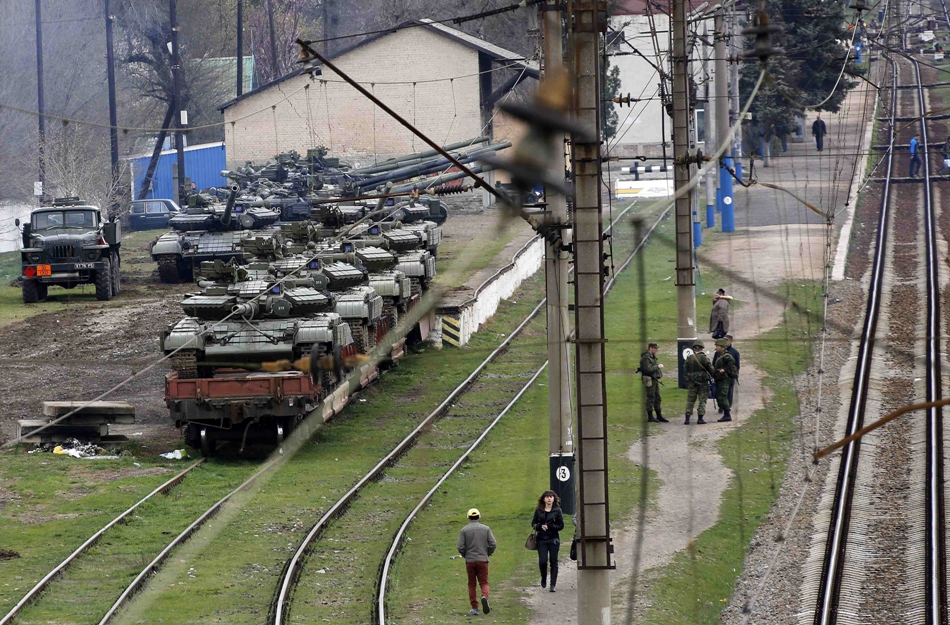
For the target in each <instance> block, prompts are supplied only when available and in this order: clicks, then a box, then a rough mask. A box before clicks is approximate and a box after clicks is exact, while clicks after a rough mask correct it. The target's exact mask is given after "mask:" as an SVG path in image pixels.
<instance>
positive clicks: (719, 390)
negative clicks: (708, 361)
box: [713, 339, 739, 422]
mask: <svg viewBox="0 0 950 625" xmlns="http://www.w3.org/2000/svg"><path fill="white" fill-rule="evenodd" d="M716 347H722V348H723V351H718V350H717V352H718V353H717V355H716V369H715V372H714V374H713V375H714V376H715V378H716V403H718V404H719V407H720V408H722V411H723V416H722V418H721V419H719V421H721V422H722V421H732V412H731V411H732V405H731V403H730V401H729V395H730V393H731V392H732V385H733V384H735V381H736V379H737V378H738V377H739V368H738V367H737V366H736V359H735V358H733V357H732V354H730V353H729V352H728V351H726V348H728V347H729V343H728V342H726V340H725V339H719V340H717V341H716ZM720 371H722V373H720Z"/></svg>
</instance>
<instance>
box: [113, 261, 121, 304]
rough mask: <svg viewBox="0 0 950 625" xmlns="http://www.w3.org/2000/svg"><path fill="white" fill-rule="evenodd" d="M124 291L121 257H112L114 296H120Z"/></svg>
mask: <svg viewBox="0 0 950 625" xmlns="http://www.w3.org/2000/svg"><path fill="white" fill-rule="evenodd" d="M121 290H122V277H121V276H120V275H119V257H118V256H113V257H112V294H113V295H118V294H119V291H121Z"/></svg>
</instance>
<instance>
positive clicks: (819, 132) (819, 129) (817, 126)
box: [811, 113, 828, 152]
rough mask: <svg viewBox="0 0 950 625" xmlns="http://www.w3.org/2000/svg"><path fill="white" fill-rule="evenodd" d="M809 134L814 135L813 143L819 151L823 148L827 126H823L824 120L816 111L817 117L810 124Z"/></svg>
mask: <svg viewBox="0 0 950 625" xmlns="http://www.w3.org/2000/svg"><path fill="white" fill-rule="evenodd" d="M811 134H813V135H815V144H816V145H817V146H818V151H819V152H821V151H822V150H823V149H824V148H825V135H826V134H828V128H827V126H825V120H823V119H822V118H821V113H818V118H817V119H816V120H815V123H813V124H812V125H811Z"/></svg>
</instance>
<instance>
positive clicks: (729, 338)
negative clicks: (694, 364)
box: [712, 334, 742, 414]
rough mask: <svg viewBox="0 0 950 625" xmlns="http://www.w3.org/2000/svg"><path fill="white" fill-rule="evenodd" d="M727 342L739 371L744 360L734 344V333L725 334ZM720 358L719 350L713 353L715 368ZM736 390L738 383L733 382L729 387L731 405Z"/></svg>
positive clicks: (728, 349)
mask: <svg viewBox="0 0 950 625" xmlns="http://www.w3.org/2000/svg"><path fill="white" fill-rule="evenodd" d="M725 339H726V342H727V343H728V344H729V347H727V348H726V351H727V352H729V353H730V354H732V357H733V358H734V359H735V361H736V372H739V371H740V370H741V369H742V362H741V361H740V360H739V350H738V349H736V348H735V347H733V346H732V335H731V334H727V335H726V336H725ZM717 360H719V352H718V351H717V352H716V353H715V354H713V361H712V364H713V369H715V368H716V361H717ZM734 390H736V385H735V384H733V385H732V386H730V387H729V405H730V406H732V392H733V391H734ZM719 414H722V408H720V409H719Z"/></svg>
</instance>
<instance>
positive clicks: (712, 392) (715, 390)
mask: <svg viewBox="0 0 950 625" xmlns="http://www.w3.org/2000/svg"><path fill="white" fill-rule="evenodd" d="M718 395H719V387H718V386H717V385H716V381H715V380H710V381H709V399H716V397H717V396H718Z"/></svg>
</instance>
